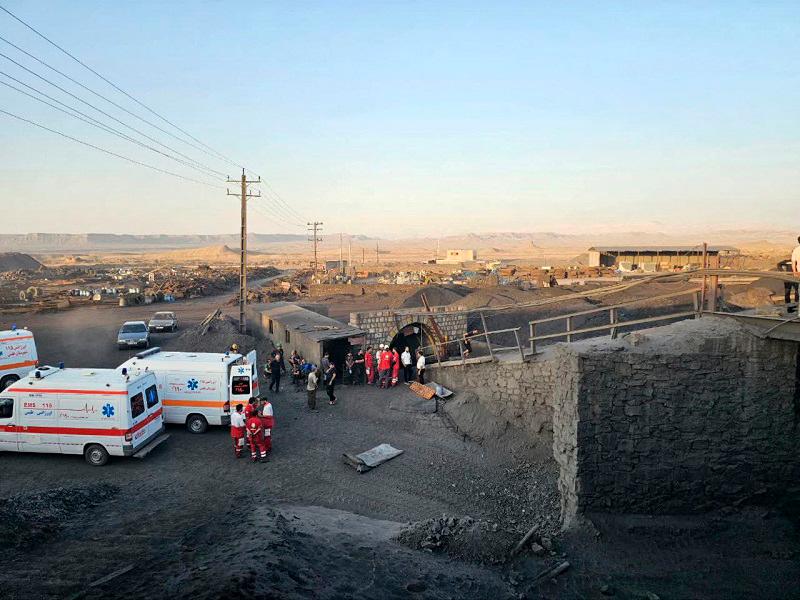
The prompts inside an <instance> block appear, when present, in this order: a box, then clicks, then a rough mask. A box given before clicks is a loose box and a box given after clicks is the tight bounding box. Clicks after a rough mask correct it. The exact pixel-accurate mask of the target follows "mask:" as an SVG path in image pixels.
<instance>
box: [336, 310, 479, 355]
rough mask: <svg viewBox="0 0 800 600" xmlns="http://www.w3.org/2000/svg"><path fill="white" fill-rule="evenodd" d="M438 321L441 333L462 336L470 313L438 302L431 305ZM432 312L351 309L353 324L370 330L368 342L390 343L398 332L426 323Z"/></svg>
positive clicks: (367, 330) (373, 343)
mask: <svg viewBox="0 0 800 600" xmlns="http://www.w3.org/2000/svg"><path fill="white" fill-rule="evenodd" d="M432 310H433V312H434V314H435V317H436V323H437V324H438V325H439V329H441V330H442V333H444V334H445V335H447V336H448V337H449V338H450V339H459V338H461V336H463V335H464V332H465V331H466V330H467V315H466V314H463V313H457V314H450V313H452V312H453V311H456V310H458V308H457V307H448V306H438V307H432ZM429 318H430V314H429V313H427V312H424V311H422V312H420V311H418V310H408V309H406V310H388V309H387V310H372V311H363V312H353V313H350V324H351V325H353V326H355V327H359V328H361V329H363V330H364V331H366V332H367V336H366V338H367V344H368V345H372V346H375V345H377V344H388V343H389V342H391V341H392V338H393V337H394V336H395V335H396V334H397V332H398V331H399V330H400V329H402V328H403V327H405V326H406V325H411V324H412V323H421V324H422V325H423V326H427V324H428V320H429Z"/></svg>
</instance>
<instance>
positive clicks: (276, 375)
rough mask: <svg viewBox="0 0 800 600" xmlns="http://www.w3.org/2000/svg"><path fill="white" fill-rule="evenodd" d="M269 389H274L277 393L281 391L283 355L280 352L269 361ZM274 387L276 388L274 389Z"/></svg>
mask: <svg viewBox="0 0 800 600" xmlns="http://www.w3.org/2000/svg"><path fill="white" fill-rule="evenodd" d="M269 372H270V380H269V390H270V391H274V392H275V393H276V394H277V393H280V391H281V355H280V353H278V354H276V355H275V356H273V357H272V360H271V361H269ZM273 388H274V390H273Z"/></svg>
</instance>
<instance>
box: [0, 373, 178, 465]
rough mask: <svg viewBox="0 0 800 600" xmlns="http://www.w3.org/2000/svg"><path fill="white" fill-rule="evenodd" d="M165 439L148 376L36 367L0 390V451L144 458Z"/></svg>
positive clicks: (93, 460)
mask: <svg viewBox="0 0 800 600" xmlns="http://www.w3.org/2000/svg"><path fill="white" fill-rule="evenodd" d="M167 437H168V436H166V434H164V411H163V408H162V406H161V400H160V398H159V397H158V390H157V388H156V378H155V376H154V375H153V374H151V373H141V374H131V373H124V372H123V371H122V370H120V369H61V368H58V367H47V366H41V367H37V368H36V369H35V370H33V371H32V372H31V373H30V374H28V375H27V376H26V377H24V378H23V379H20V380H19V381H17V382H15V383H13V384H12V385H11V386H10V387H8V388H6V389H5V390H3V391H2V392H0V451H4V450H5V451H10V452H52V453H57V454H83V456H84V458H85V459H86V462H88V463H89V464H90V465H94V466H102V465H104V464H106V462H108V457H109V456H139V457H141V456H144V455H145V454H147V453H148V452H150V450H152V449H153V448H154V447H155V446H157V445H158V444H160V443H161V442H163V441H164V440H165V439H166V438H167Z"/></svg>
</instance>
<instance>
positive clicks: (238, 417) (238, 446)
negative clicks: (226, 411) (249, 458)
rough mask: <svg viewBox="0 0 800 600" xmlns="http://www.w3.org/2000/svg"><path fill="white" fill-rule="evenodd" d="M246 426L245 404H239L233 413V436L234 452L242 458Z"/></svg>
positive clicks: (237, 456)
mask: <svg viewBox="0 0 800 600" xmlns="http://www.w3.org/2000/svg"><path fill="white" fill-rule="evenodd" d="M246 428H247V425H246V423H245V418H244V406H242V405H241V404H237V405H236V410H235V411H234V412H233V414H232V415H231V437H232V438H233V452H234V455H235V456H236V458H242V450H243V449H244V436H245V433H246Z"/></svg>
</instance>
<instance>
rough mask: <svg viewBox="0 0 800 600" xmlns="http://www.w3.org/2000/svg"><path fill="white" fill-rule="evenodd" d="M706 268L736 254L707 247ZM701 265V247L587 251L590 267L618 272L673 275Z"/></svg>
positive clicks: (609, 248) (610, 247) (717, 247)
mask: <svg viewBox="0 0 800 600" xmlns="http://www.w3.org/2000/svg"><path fill="white" fill-rule="evenodd" d="M707 253H708V266H709V267H710V268H712V269H716V268H719V267H720V266H721V258H723V257H726V256H733V255H735V254H737V253H738V250H737V249H736V248H732V247H730V246H709V247H708V249H707ZM702 265H703V247H702V246H596V247H593V248H589V266H590V267H616V268H618V269H620V270H621V271H637V270H638V271H672V270H675V269H682V268H686V267H698V268H699V267H701V266H702Z"/></svg>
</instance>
